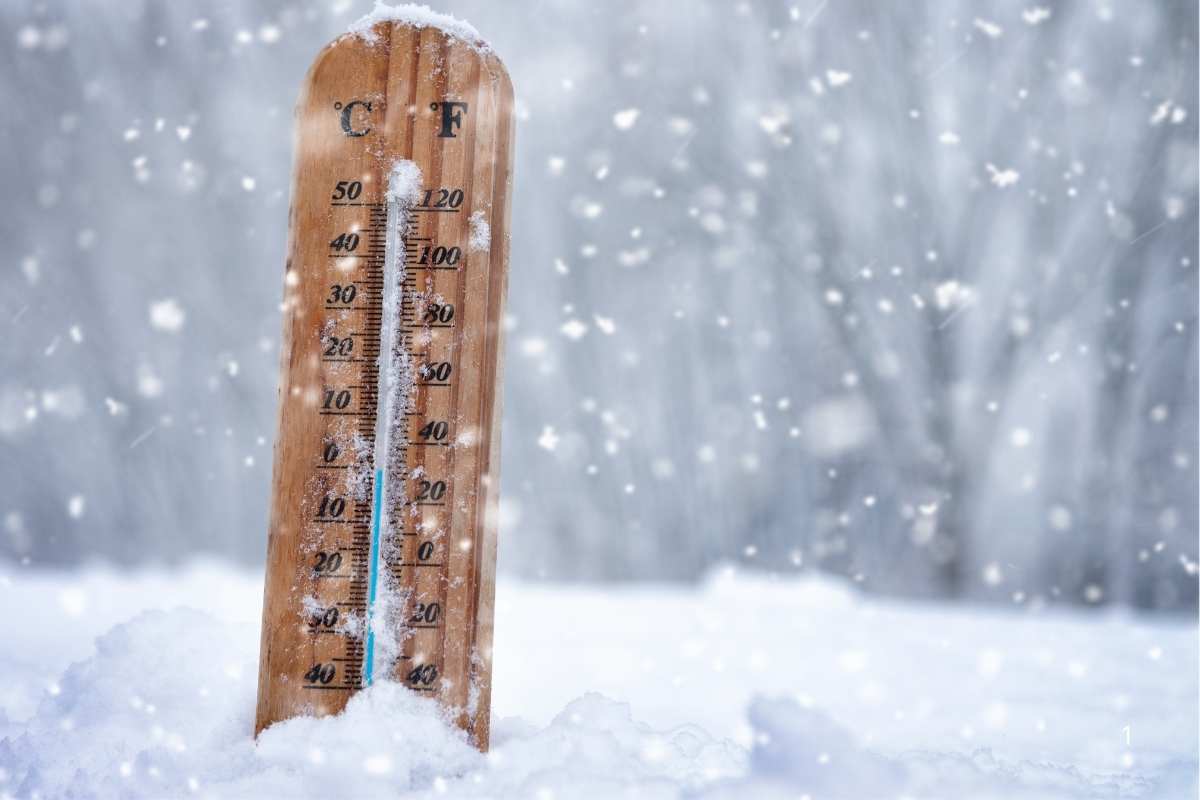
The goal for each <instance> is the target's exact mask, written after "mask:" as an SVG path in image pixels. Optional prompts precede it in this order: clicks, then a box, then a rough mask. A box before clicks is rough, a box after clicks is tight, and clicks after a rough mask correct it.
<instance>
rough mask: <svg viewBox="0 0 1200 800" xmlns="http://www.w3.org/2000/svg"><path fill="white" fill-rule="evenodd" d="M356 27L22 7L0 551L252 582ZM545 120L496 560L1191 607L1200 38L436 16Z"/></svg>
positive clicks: (873, 8) (254, 15)
mask: <svg viewBox="0 0 1200 800" xmlns="http://www.w3.org/2000/svg"><path fill="white" fill-rule="evenodd" d="M366 10H368V6H367V4H366V3H365V2H349V1H348V0H339V1H338V2H327V1H326V2H285V1H284V0H264V1H263V2H255V3H234V2H199V1H198V0H195V1H192V0H186V1H183V2H170V3H167V2H146V1H144V0H127V1H125V2H121V3H100V2H91V3H66V2H62V3H55V2H7V3H5V4H4V5H3V7H0V40H2V41H3V42H4V46H3V48H2V49H0V61H2V68H0V98H3V100H4V106H5V113H4V114H3V116H2V117H0V129H2V130H3V140H4V145H5V146H4V150H3V154H2V155H0V176H2V181H3V185H4V186H6V187H8V188H7V191H6V192H5V194H4V197H3V199H2V200H0V209H2V212H3V213H2V214H0V233H2V237H3V242H4V245H3V247H4V251H3V268H2V271H0V276H2V278H3V287H4V290H3V292H0V330H2V331H3V336H0V364H2V365H3V373H2V375H0V486H3V490H2V491H0V522H2V527H0V553H2V554H3V555H2V557H3V558H4V559H5V560H7V561H8V562H10V563H11V564H12V565H13V566H16V565H17V564H27V565H32V566H35V567H50V566H68V567H69V566H73V565H80V564H83V563H89V562H94V561H103V562H108V563H112V564H116V565H144V564H163V563H180V562H186V561H188V560H189V559H191V558H192V557H194V556H196V555H197V554H208V555H216V556H220V557H227V558H229V559H236V560H237V561H239V562H241V563H243V564H245V565H247V566H251V567H255V566H258V565H259V564H261V562H262V559H263V557H264V554H265V547H266V510H267V509H266V503H267V497H268V486H269V482H270V478H271V476H270V470H271V446H272V437H273V433H274V431H273V426H274V423H275V403H276V379H277V371H278V359H279V352H278V346H279V334H280V317H279V311H278V304H279V301H280V298H281V294H282V281H281V278H282V273H283V263H284V242H285V237H286V233H287V231H286V227H287V212H288V188H289V176H290V169H291V151H290V145H291V128H292V112H291V110H292V105H293V102H294V100H295V98H296V94H297V90H298V87H299V85H300V81H301V79H302V77H303V75H304V73H305V70H306V68H307V66H308V64H309V62H310V61H311V59H312V58H313V56H314V55H315V54H316V52H317V51H318V50H319V49H320V48H321V47H322V46H323V45H324V44H325V43H326V42H327V41H329V40H330V39H332V38H333V37H334V36H335V35H336V34H337V33H338V32H339V31H341V30H343V29H344V28H345V27H346V25H347V24H348V23H349V22H351V21H352V20H353V19H354V18H355V17H357V16H359V15H360V14H362V13H364V12H365V11H366ZM439 10H445V11H450V12H452V13H455V14H456V15H458V16H462V17H466V18H468V19H470V20H471V21H472V22H473V23H474V24H475V26H476V27H478V28H479V29H480V30H481V31H482V32H483V33H484V34H485V35H486V36H487V37H488V38H489V39H490V40H491V41H492V43H493V44H494V45H495V47H496V48H497V49H498V51H499V52H500V53H501V54H502V56H503V57H504V58H505V60H506V61H507V63H508V65H509V67H510V70H511V73H512V76H513V79H514V83H515V85H516V87H517V94H518V100H519V116H520V121H519V123H518V131H517V142H518V149H517V165H516V188H515V203H514V215H513V231H512V278H511V288H510V294H509V303H510V306H509V307H510V311H511V317H510V320H509V326H510V328H509V340H508V341H509V349H508V354H507V374H506V385H505V390H504V391H505V417H504V432H503V453H504V455H503V458H504V466H503V470H504V472H503V496H504V515H503V530H502V539H501V542H502V544H501V569H502V571H504V572H505V573H507V574H508V575H510V576H512V575H517V576H524V577H526V578H532V579H540V578H548V579H554V580H578V579H586V580H630V579H633V580H643V579H655V580H663V579H693V578H696V577H698V576H700V575H702V574H704V572H705V571H706V570H707V569H709V568H710V567H711V566H712V565H714V564H716V563H722V562H724V563H728V562H736V563H738V564H740V565H741V566H742V567H744V568H746V569H760V570H764V571H773V572H776V573H780V572H783V573H791V572H797V571H804V570H823V571H827V572H831V573H837V574H840V575H844V576H847V577H848V578H849V579H851V580H853V581H855V582H857V583H859V584H860V585H861V586H862V587H863V588H864V589H866V590H868V591H875V592H881V593H895V594H903V595H920V596H940V597H964V598H971V599H975V600H994V601H997V602H1003V603H1008V604H1012V603H1017V604H1021V605H1026V604H1028V605H1032V606H1035V607H1036V606H1041V605H1046V604H1068V603H1069V604H1093V605H1108V604H1121V605H1133V606H1136V607H1141V608H1153V609H1166V610H1176V611H1178V610H1184V611H1186V610H1189V609H1190V610H1191V611H1194V610H1195V607H1196V600H1197V591H1196V588H1197V576H1196V559H1197V471H1196V466H1197V457H1198V454H1197V336H1196V325H1197V124H1196V121H1197V108H1196V99H1197V50H1196V39H1197V37H1196V30H1197V6H1196V3H1195V2H1194V0H1180V1H1179V2H1156V3H1146V2H1137V1H1136V0H1094V1H1093V0H1088V1H1084V0H1078V1H1077V2H1065V3H1054V4H1052V6H1049V7H1039V6H1037V5H1036V4H1032V3H1031V4H1026V5H1022V4H1012V3H1001V2H989V3H978V2H966V0H957V1H956V0H935V1H934V2H923V3H920V4H915V3H886V4H885V3H869V2H845V1H843V0H796V2H794V3H787V2H774V3H770V4H767V3H751V2H733V1H731V0H720V1H718V0H696V1H695V2H688V3H682V2H672V3H665V2H662V3H660V2H653V3H651V2H644V3H632V2H621V3H615V4H585V3H576V2H566V0H545V1H543V2H537V3H533V4H522V5H521V6H520V7H519V10H518V9H517V8H515V7H512V6H510V5H509V4H501V3H496V2H485V1H484V0H474V1H473V2H467V1H465V0H464V1H463V2H446V3H441V4H439Z"/></svg>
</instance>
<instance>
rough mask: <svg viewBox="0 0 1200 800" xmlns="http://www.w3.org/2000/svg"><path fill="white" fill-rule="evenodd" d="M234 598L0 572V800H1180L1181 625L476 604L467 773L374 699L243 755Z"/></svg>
mask: <svg viewBox="0 0 1200 800" xmlns="http://www.w3.org/2000/svg"><path fill="white" fill-rule="evenodd" d="M261 591H262V581H261V576H260V575H258V574H253V573H248V572H243V571H241V570H239V569H238V568H235V567H231V566H229V565H227V564H223V563H217V562H207V563H204V562H202V563H196V564H193V565H191V566H189V567H187V568H184V569H177V570H157V571H154V570H150V571H139V572H133V573H122V572H116V571H113V570H110V569H107V568H90V569H87V570H84V571H81V572H51V571H33V570H27V569H22V568H20V567H17V566H12V565H5V564H0V606H2V607H3V608H5V609H9V610H10V613H9V614H8V615H7V623H8V624H7V625H6V629H5V634H4V636H5V639H4V641H5V646H4V647H3V648H2V649H0V669H2V670H3V675H4V676H5V680H4V681H3V682H0V797H20V798H25V797H44V798H58V797H117V796H120V797H128V798H136V797H158V798H161V797H191V796H195V797H246V798H251V797H253V798H274V797H281V798H282V797H289V798H290V797H299V798H303V797H314V798H316V797H320V798H338V797H355V798H373V797H391V798H396V797H403V798H407V797H488V798H518V797H520V798H620V797H638V798H702V799H704V800H715V799H716V798H737V800H745V798H757V797H763V798H776V797H778V798H784V797H786V798H802V797H807V798H810V800H819V799H820V798H955V800H958V799H959V798H1006V799H1007V800H1012V799H1013V798H1017V799H1026V798H1109V797H1112V798H1116V797H1121V798H1125V797H1135V798H1155V799H1156V800H1158V799H1159V798H1167V799H1172V798H1193V797H1195V796H1196V774H1197V759H1196V752H1197V703H1198V698H1197V670H1198V658H1197V627H1196V623H1195V620H1194V619H1192V618H1185V619H1174V620H1171V619H1168V620H1165V621H1164V620H1161V619H1150V618H1145V619H1142V618H1136V617H1131V616H1126V615H1114V614H1082V613H1070V612H1061V611H1042V612H1030V611H1028V610H1025V611H1021V610H1012V611H1007V610H1000V609H984V608H973V607H955V608H949V607H944V606H936V605H921V604H916V603H903V602H897V601H886V600H881V599H878V598H866V597H863V596H860V595H858V594H857V593H855V592H854V591H853V590H851V589H848V588H846V587H845V586H843V585H841V584H837V583H834V582H831V581H828V580H824V579H814V578H788V579H782V578H780V579H769V578H766V577H754V576H747V575H743V574H739V573H737V572H734V571H733V570H722V571H718V572H715V573H713V574H712V576H711V577H710V578H709V579H708V580H707V581H706V582H705V583H704V584H703V585H701V586H699V587H697V588H694V589H689V588H684V587H661V586H654V587H640V588H639V587H613V586H590V587H568V586H562V585H543V584H530V583H522V582H517V581H513V580H502V581H501V583H500V585H499V587H498V589H497V620H496V625H497V627H496V652H495V670H496V671H495V676H494V691H495V695H494V706H493V717H494V730H493V746H492V750H491V752H490V753H489V754H487V755H482V754H479V753H477V752H476V751H474V750H473V749H472V748H471V747H470V746H469V745H468V744H467V743H466V742H465V740H464V739H463V737H462V735H461V734H460V733H459V732H458V731H457V730H456V729H454V728H452V727H449V726H447V725H446V724H445V723H444V722H443V720H442V719H441V717H440V715H439V713H438V710H437V707H436V705H435V704H434V703H433V701H431V700H429V699H428V698H422V697H417V696H415V695H414V694H413V693H411V692H409V691H408V690H407V689H405V688H403V687H401V686H398V685H394V684H387V683H381V684H377V685H375V686H373V687H372V688H371V689H369V690H368V691H365V692H362V693H360V694H359V695H357V696H356V697H355V698H354V699H353V700H352V701H351V703H350V705H349V707H348V708H347V710H346V711H345V712H344V713H343V714H341V715H339V716H337V717H331V718H324V719H307V718H306V719H295V720H290V721H287V722H284V723H281V724H279V725H276V726H274V727H272V728H270V729H268V730H267V731H266V732H264V734H263V735H262V736H261V737H259V739H258V741H257V743H255V742H254V740H253V739H252V737H251V728H252V725H253V714H254V705H255V691H256V680H257V666H258V665H257V650H258V633H259V630H258V623H259V618H258V615H259V609H260V600H261Z"/></svg>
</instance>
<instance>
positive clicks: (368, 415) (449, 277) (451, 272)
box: [255, 11, 513, 750]
mask: <svg viewBox="0 0 1200 800" xmlns="http://www.w3.org/2000/svg"><path fill="white" fill-rule="evenodd" d="M377 13H378V12H377ZM423 13H425V12H419V11H411V12H408V16H405V12H403V11H401V12H399V13H394V18H392V19H380V20H379V21H376V22H374V23H371V22H370V21H368V23H367V24H365V25H362V26H361V27H360V29H359V30H357V31H356V32H353V33H350V34H346V35H345V36H342V37H341V38H339V39H338V40H336V41H335V42H333V43H332V44H331V45H329V46H328V47H326V48H325V49H324V50H323V51H322V52H321V54H320V55H319V56H318V57H317V59H316V61H315V62H314V64H313V66H312V68H311V70H310V71H309V74H308V77H307V80H306V81H305V83H304V87H303V90H302V92H301V97H300V101H299V103H298V106H297V112H296V139H295V171H294V176H293V185H292V200H291V203H292V205H291V215H290V234H289V242H288V257H287V268H286V273H285V290H284V302H283V307H282V308H283V339H282V355H281V370H282V372H281V377H280V384H279V386H280V388H279V428H278V432H277V438H276V444H275V466H274V479H273V485H272V498H271V515H270V538H269V545H268V555H267V576H266V591H265V601H264V606H263V628H262V649H261V655H260V667H259V685H258V712H257V717H256V720H255V733H256V734H257V733H258V732H261V731H262V730H263V729H264V728H265V727H267V726H268V725H270V724H272V723H274V722H277V721H279V720H282V719H286V718H289V717H294V716H298V715H314V714H315V715H320V714H330V713H336V712H337V711H339V710H341V708H342V707H343V706H344V705H345V704H346V702H347V701H348V700H349V698H350V697H351V695H353V694H354V693H355V692H357V691H359V690H360V689H363V688H364V687H366V686H368V685H370V684H371V683H372V682H373V681H379V680H391V681H396V682H400V683H403V684H404V685H406V686H407V687H409V688H410V689H412V690H413V691H416V692H421V693H423V694H426V695H429V696H432V697H434V698H437V700H438V701H440V703H441V704H442V705H443V707H444V708H445V710H446V712H447V715H448V716H449V717H450V718H452V719H454V720H455V721H456V722H457V724H458V725H459V726H461V727H462V728H464V729H465V730H466V731H467V732H468V733H469V735H470V738H471V740H472V741H473V742H474V743H475V745H476V746H477V747H479V748H480V749H485V750H486V749H487V744H488V723H489V716H490V701H491V648H492V619H493V596H494V591H495V565H496V516H497V515H496V504H497V499H498V496H497V491H498V488H499V456H500V452H499V432H500V393H499V386H500V372H501V350H502V340H501V322H502V315H503V309H504V295H505V286H506V281H507V268H508V220H509V202H510V196H511V191H510V190H511V170H512V140H513V116H512V105H513V95H512V85H511V83H510V81H509V78H508V75H507V73H506V72H505V69H504V66H503V65H502V64H501V63H500V61H499V59H498V58H497V57H496V56H495V55H494V54H493V53H492V52H491V51H490V49H489V48H488V47H487V46H486V45H485V44H483V43H482V42H481V41H479V40H478V39H476V38H474V37H473V36H472V35H471V34H470V33H469V32H468V33H465V34H464V32H463V31H462V30H460V29H457V28H453V27H451V28H449V29H447V28H444V27H442V26H440V25H438V24H437V21H436V20H430V19H427V18H426V17H425V16H422V14H423ZM464 27H465V26H464Z"/></svg>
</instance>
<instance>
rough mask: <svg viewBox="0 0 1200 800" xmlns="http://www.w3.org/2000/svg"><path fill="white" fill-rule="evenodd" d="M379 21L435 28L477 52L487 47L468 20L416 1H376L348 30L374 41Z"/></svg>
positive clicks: (489, 47) (366, 39) (368, 40)
mask: <svg viewBox="0 0 1200 800" xmlns="http://www.w3.org/2000/svg"><path fill="white" fill-rule="evenodd" d="M381 22H399V23H400V24H402V25H411V26H412V27H414V28H418V29H420V28H437V29H438V30H440V31H442V32H443V33H445V34H446V35H448V36H452V37H454V38H455V39H459V40H461V41H463V42H465V43H467V44H469V45H471V46H472V47H473V48H475V49H476V50H478V51H479V52H486V51H488V50H491V45H489V44H488V43H487V42H486V41H485V40H484V38H483V37H482V36H480V35H479V31H477V30H475V27H474V26H473V25H471V23H469V22H466V21H464V20H461V19H458V18H456V17H452V16H450V15H449V14H442V13H440V12H437V11H434V10H433V9H431V8H430V7H429V6H426V5H418V4H416V3H404V4H401V5H394V6H392V5H388V4H387V3H383V2H380V0H376V2H375V8H373V9H371V11H370V13H368V14H366V15H364V16H362V17H360V18H359V19H357V20H355V21H354V22H353V23H352V24H351V25H350V27H349V29H348V32H349V33H350V34H352V35H354V36H358V37H359V38H361V39H364V40H365V41H367V42H370V43H372V44H374V43H375V41H376V40H377V38H378V37H377V36H376V35H375V30H374V28H375V26H376V25H378V24H379V23H381Z"/></svg>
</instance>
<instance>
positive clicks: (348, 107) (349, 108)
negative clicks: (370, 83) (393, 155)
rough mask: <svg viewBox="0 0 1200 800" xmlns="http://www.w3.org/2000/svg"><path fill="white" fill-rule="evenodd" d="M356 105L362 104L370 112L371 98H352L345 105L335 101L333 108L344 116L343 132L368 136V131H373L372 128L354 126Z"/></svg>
mask: <svg viewBox="0 0 1200 800" xmlns="http://www.w3.org/2000/svg"><path fill="white" fill-rule="evenodd" d="M355 106H362V107H363V108H364V109H365V110H366V112H367V113H368V114H370V113H371V103H370V101H369V100H351V101H350V102H349V103H346V104H345V105H343V104H341V103H334V104H333V109H334V110H335V111H341V112H342V114H341V117H342V132H343V133H345V134H346V135H347V136H366V135H367V134H368V133H370V132H371V129H370V128H369V127H368V128H355V127H354V120H353V119H352V118H351V117H352V115H353V114H354V107H355Z"/></svg>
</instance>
